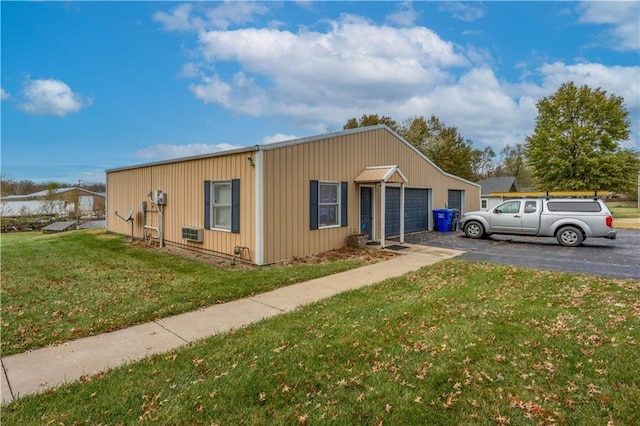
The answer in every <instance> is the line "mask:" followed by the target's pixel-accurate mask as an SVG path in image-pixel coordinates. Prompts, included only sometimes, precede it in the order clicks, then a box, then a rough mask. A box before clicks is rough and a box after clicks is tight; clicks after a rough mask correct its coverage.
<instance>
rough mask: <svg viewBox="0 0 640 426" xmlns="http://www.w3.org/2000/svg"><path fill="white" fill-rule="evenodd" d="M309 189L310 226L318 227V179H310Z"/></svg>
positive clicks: (312, 227)
mask: <svg viewBox="0 0 640 426" xmlns="http://www.w3.org/2000/svg"><path fill="white" fill-rule="evenodd" d="M309 189H310V191H309V194H310V195H309V211H310V215H309V216H310V228H311V229H318V181H317V180H312V181H311V186H310V187H309Z"/></svg>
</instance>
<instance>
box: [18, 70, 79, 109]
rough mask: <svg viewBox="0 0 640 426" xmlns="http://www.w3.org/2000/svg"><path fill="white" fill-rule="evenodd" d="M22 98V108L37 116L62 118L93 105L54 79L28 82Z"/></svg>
mask: <svg viewBox="0 0 640 426" xmlns="http://www.w3.org/2000/svg"><path fill="white" fill-rule="evenodd" d="M22 98H23V99H22V102H21V104H20V108H21V109H22V110H23V111H25V112H27V113H29V114H37V115H57V116H60V117H62V116H64V115H67V114H69V113H72V112H78V111H80V109H81V108H83V107H86V106H89V105H90V104H91V101H90V100H88V99H87V100H85V99H84V98H83V97H82V96H81V95H79V94H77V93H74V92H73V91H72V90H71V88H70V87H69V86H68V85H67V84H65V83H64V82H62V81H60V80H53V79H42V80H27V81H26V82H25V84H24V88H23V90H22Z"/></svg>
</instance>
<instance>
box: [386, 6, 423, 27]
mask: <svg viewBox="0 0 640 426" xmlns="http://www.w3.org/2000/svg"><path fill="white" fill-rule="evenodd" d="M396 9H397V10H396V11H395V12H393V13H390V14H389V15H387V21H388V22H390V23H392V24H396V25H400V26H403V27H408V26H411V25H413V24H414V22H415V21H416V19H418V17H419V16H420V14H419V13H418V12H416V11H415V9H414V8H413V5H412V3H411V2H408V1H405V2H402V3H399V4H398V7H397V8H396Z"/></svg>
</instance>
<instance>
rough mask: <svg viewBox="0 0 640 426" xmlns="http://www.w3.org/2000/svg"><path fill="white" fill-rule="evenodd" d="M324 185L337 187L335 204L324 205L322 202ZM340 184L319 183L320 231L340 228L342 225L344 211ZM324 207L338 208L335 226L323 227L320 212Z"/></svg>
mask: <svg viewBox="0 0 640 426" xmlns="http://www.w3.org/2000/svg"><path fill="white" fill-rule="evenodd" d="M323 185H325V186H326V185H331V186H335V187H336V197H337V199H336V202H335V203H323V202H321V201H320V195H321V194H322V186H323ZM340 186H341V185H340V182H328V181H318V229H328V228H339V227H340V224H341V223H342V218H341V217H340V213H341V211H342V205H341V199H342V198H341V194H340ZM322 206H335V208H336V217H335V223H334V224H327V225H323V224H322V222H321V220H320V218H321V214H320V211H321V209H322Z"/></svg>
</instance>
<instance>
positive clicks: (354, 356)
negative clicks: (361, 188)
mask: <svg viewBox="0 0 640 426" xmlns="http://www.w3.org/2000/svg"><path fill="white" fill-rule="evenodd" d="M638 371H640V283H639V282H637V281H631V280H627V281H623V280H614V279H604V278H596V277H589V276H581V275H568V274H560V273H550V272H543V271H535V270H527V269H518V268H513V267H504V266H491V265H487V264H483V263H471V262H464V261H456V260H450V261H445V262H441V263H439V264H436V265H433V266H431V267H426V268H423V269H421V270H420V271H418V272H415V273H410V274H408V275H406V276H405V277H402V278H397V279H391V280H387V281H385V282H382V283H380V284H378V285H375V286H373V287H369V288H365V289H360V290H357V291H353V292H349V293H344V294H341V295H338V296H336V297H334V298H331V299H329V300H326V301H323V302H320V303H317V304H314V305H310V306H307V307H305V308H302V309H300V310H297V311H295V312H292V313H289V314H285V315H282V316H279V317H276V318H272V319H269V320H265V321H263V322H260V323H258V324H254V325H252V326H249V327H247V328H243V329H240V330H236V331H234V332H233V333H231V334H228V335H221V336H217V337H214V338H210V339H207V340H204V341H202V342H199V343H197V344H193V345H191V346H189V347H186V348H182V349H179V350H176V351H173V352H170V353H167V354H163V355H157V356H153V357H151V358H149V359H147V360H144V361H141V362H138V363H135V364H131V365H128V366H124V367H121V368H118V369H116V370H114V371H112V372H109V373H105V374H101V375H100V376H99V377H93V378H89V379H86V380H85V381H84V382H83V383H76V384H72V385H68V386H65V387H63V388H60V389H58V390H55V391H49V392H47V393H46V394H43V395H38V396H29V397H25V398H23V399H20V400H18V401H16V402H14V403H13V404H11V405H9V406H8V407H3V413H2V422H3V425H36V424H38V425H39V424H85V423H86V424H134V423H141V422H153V423H154V424H207V425H208V424H220V425H236V424H247V425H264V424H309V425H313V424H324V423H332V424H338V425H382V424H386V425H415V424H429V425H453V424H455V425H496V424H498V425H501V424H511V425H535V424H545V425H550V424H567V425H589V426H591V425H595V424H599V425H604V424H614V425H628V424H637V422H638V417H637V416H638V413H640V376H639V375H638Z"/></svg>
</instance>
